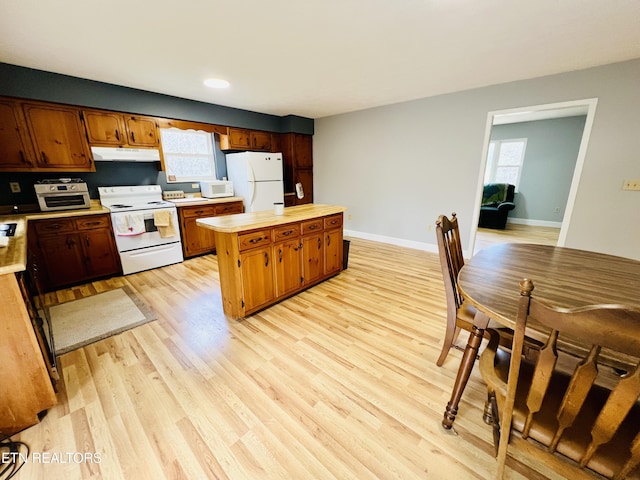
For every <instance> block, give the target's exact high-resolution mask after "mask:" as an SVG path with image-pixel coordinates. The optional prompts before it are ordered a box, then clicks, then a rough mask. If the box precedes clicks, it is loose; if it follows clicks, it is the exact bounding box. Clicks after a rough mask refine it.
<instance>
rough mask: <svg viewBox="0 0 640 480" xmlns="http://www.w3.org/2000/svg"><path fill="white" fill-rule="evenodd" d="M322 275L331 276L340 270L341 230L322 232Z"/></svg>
mask: <svg viewBox="0 0 640 480" xmlns="http://www.w3.org/2000/svg"><path fill="white" fill-rule="evenodd" d="M324 243H325V255H324V274H325V275H331V274H333V273H336V272H339V271H340V270H342V250H343V246H342V230H339V229H335V230H329V231H326V232H324Z"/></svg>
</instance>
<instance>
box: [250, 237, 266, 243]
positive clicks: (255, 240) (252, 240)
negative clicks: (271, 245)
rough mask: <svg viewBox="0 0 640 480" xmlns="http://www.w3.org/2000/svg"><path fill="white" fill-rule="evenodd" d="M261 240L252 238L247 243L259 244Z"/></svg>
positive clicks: (260, 238)
mask: <svg viewBox="0 0 640 480" xmlns="http://www.w3.org/2000/svg"><path fill="white" fill-rule="evenodd" d="M262 240H263V239H262V237H258V238H252V239H251V240H249V243H258V242H261V241H262Z"/></svg>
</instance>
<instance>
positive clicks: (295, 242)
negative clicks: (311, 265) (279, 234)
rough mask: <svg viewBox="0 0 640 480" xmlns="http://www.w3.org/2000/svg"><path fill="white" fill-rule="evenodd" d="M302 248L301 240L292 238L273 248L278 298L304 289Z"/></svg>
mask: <svg viewBox="0 0 640 480" xmlns="http://www.w3.org/2000/svg"><path fill="white" fill-rule="evenodd" d="M301 247H302V245H301V244H300V239H299V238H292V239H291V240H287V241H285V242H279V243H276V244H275V245H274V246H273V259H274V263H273V266H274V269H275V272H276V296H277V297H282V296H285V295H288V294H290V293H293V292H295V291H296V290H299V289H300V288H301V287H302V284H303V281H304V278H303V276H302V248H301Z"/></svg>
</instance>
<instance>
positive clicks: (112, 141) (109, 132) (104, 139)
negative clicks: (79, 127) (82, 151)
mask: <svg viewBox="0 0 640 480" xmlns="http://www.w3.org/2000/svg"><path fill="white" fill-rule="evenodd" d="M82 115H83V117H84V124H85V127H86V129H87V138H88V139H89V143H90V144H92V145H105V146H111V147H119V146H122V145H125V144H126V143H127V131H126V128H125V126H124V117H123V115H122V114H120V113H116V112H104V111H95V110H84V111H83V112H82Z"/></svg>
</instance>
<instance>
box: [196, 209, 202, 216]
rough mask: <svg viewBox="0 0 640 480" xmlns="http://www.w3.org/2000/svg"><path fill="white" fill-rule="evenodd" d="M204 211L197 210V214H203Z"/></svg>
mask: <svg viewBox="0 0 640 480" xmlns="http://www.w3.org/2000/svg"><path fill="white" fill-rule="evenodd" d="M203 213H204V210H196V215H202V214H203Z"/></svg>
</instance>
